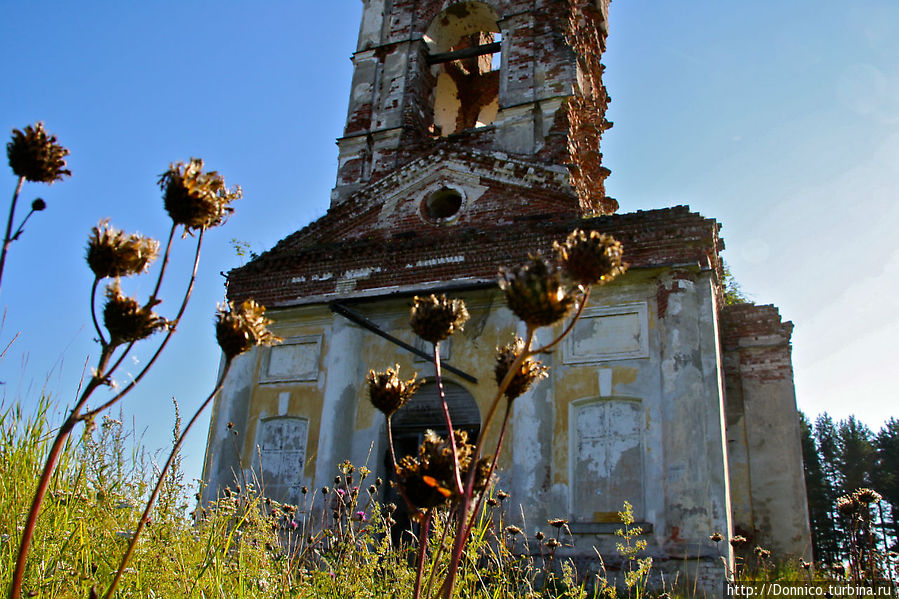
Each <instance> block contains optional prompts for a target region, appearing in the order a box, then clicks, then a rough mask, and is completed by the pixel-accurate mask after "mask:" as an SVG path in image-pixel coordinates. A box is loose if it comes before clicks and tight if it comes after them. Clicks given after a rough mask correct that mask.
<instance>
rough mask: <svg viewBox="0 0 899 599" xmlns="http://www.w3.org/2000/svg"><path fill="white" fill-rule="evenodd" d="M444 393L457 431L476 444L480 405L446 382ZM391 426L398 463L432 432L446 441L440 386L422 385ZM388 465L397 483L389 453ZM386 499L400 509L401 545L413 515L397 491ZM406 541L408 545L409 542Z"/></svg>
mask: <svg viewBox="0 0 899 599" xmlns="http://www.w3.org/2000/svg"><path fill="white" fill-rule="evenodd" d="M443 391H444V395H445V396H446V403H447V407H448V408H449V413H450V418H451V419H452V421H453V428H454V429H456V430H464V431H466V432H467V433H468V437H469V439H471V440H472V442H473V441H474V439H476V438H477V435H478V433H479V432H480V430H481V411H480V409H478V404H477V402H476V401H475V400H474V397H472V395H471V393H469V392H468V391H467V390H466V389H465V388H464V387H462V386H461V385H458V384H456V383H452V382H447V381H444V382H443ZM391 424H392V427H393V446H394V451H395V452H396V459H397V461H399V460H401V459H403V457H405V456H407V455H413V456H414V455H416V454H417V453H418V447H419V445H421V442H422V440H423V439H424V435H425V432H426V431H428V430H432V431H434V432H436V433H437V434H438V435H440V436H442V437H446V435H447V432H448V431H447V428H446V419H445V417H444V415H443V407H442V406H441V404H440V393H439V390H438V388H437V383H436V382H435V381H428V382H427V383H425V384H424V385H422V386H421V387H420V388H419V389H418V392H417V393H416V394H415V396H414V397H413V398H412V400H411V401H409V403H407V404H406V405H405V406H403V407H402V408H401V409H400V410H399V411H398V412H397V413H396V414H394V416H393V419H392V421H391ZM385 446H386V443H385ZM384 463H385V464H386V465H387V468H386V471H387V473H388V476H387V478H388V480H393V469H392V468H391V467H390V455H389V453H387V451H385V453H384ZM386 495H387V496H386V500H387V502H388V503H391V502H392V503H394V504H396V506H397V510H396V512H395V513H394V516H393V518H394V520H396V524H395V525H394V527H393V540H394V543H397V542H399V541H400V540H401V535H402V532H403V531H408V530H409V528H410V524H411V523H410V520H409V513H408V509H407V506H406V504H405V502H404V501H403V499H402V497H400V495H399V493H398V492H397V491H396V489H395V488H393V487H392V486H388V488H387V493H386ZM406 540H407V541H408V539H406Z"/></svg>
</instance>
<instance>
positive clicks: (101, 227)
mask: <svg viewBox="0 0 899 599" xmlns="http://www.w3.org/2000/svg"><path fill="white" fill-rule="evenodd" d="M158 254H159V242H158V241H156V240H155V239H150V238H149V237H144V236H142V235H134V234H132V235H126V234H125V233H124V231H119V230H118V229H116V228H114V227H111V226H109V220H106V219H104V220H101V221H100V224H98V225H97V226H96V227H94V228H93V229H91V236H90V238H89V239H88V240H87V264H88V266H90V268H91V270H92V271H94V276H95V277H97V278H98V279H103V278H105V277H127V276H128V275H134V274H139V273H142V272H144V271H145V270H147V268H148V267H149V266H150V263H151V262H153V260H155V259H156V256H157V255H158Z"/></svg>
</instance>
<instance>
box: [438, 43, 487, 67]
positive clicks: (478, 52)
mask: <svg viewBox="0 0 899 599" xmlns="http://www.w3.org/2000/svg"><path fill="white" fill-rule="evenodd" d="M502 45H503V43H502V42H493V43H491V44H484V45H482V46H474V47H472V48H464V49H462V50H456V51H455V52H441V53H439V54H432V55H429V56H428V64H440V63H442V62H451V61H453V60H462V59H463V58H472V57H474V56H482V55H484V54H495V53H496V52H499V51H500V49H501V48H502Z"/></svg>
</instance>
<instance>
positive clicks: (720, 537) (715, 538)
mask: <svg viewBox="0 0 899 599" xmlns="http://www.w3.org/2000/svg"><path fill="white" fill-rule="evenodd" d="M709 540H710V541H711V542H712V543H720V542H721V541H722V540H724V535H722V534H721V533H720V532H716V533H715V534H713V535H712V536H710V537H709Z"/></svg>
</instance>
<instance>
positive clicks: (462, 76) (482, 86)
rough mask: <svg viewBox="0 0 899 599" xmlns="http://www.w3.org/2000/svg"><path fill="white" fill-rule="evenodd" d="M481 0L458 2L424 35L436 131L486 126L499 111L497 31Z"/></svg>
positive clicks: (490, 11)
mask: <svg viewBox="0 0 899 599" xmlns="http://www.w3.org/2000/svg"><path fill="white" fill-rule="evenodd" d="M497 18H498V17H497V15H496V13H495V12H494V11H493V9H492V8H490V7H489V6H487V5H486V4H484V3H482V2H460V3H457V4H453V5H452V6H451V7H449V8H448V9H446V10H445V11H444V12H443V13H441V14H439V15H438V16H437V17H436V18H435V19H434V20H433V21H432V22H431V25H430V26H429V27H428V29H427V31H426V32H425V35H424V40H425V43H427V45H428V51H429V53H430V56H429V57H428V63H429V64H430V65H432V66H431V68H432V73H433V75H434V78H435V81H436V83H435V88H434V127H435V129H436V130H437V132H438V133H439V134H440V135H450V134H452V133H458V132H460V131H464V130H466V129H473V128H476V127H483V126H485V125H489V124H490V123H492V122H493V120H494V119H495V118H496V114H497V111H498V110H499V72H500V71H499V69H500V64H501V62H502V61H501V58H500V57H501V53H500V50H501V47H502V35H501V33H500V31H499V25H497Z"/></svg>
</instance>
